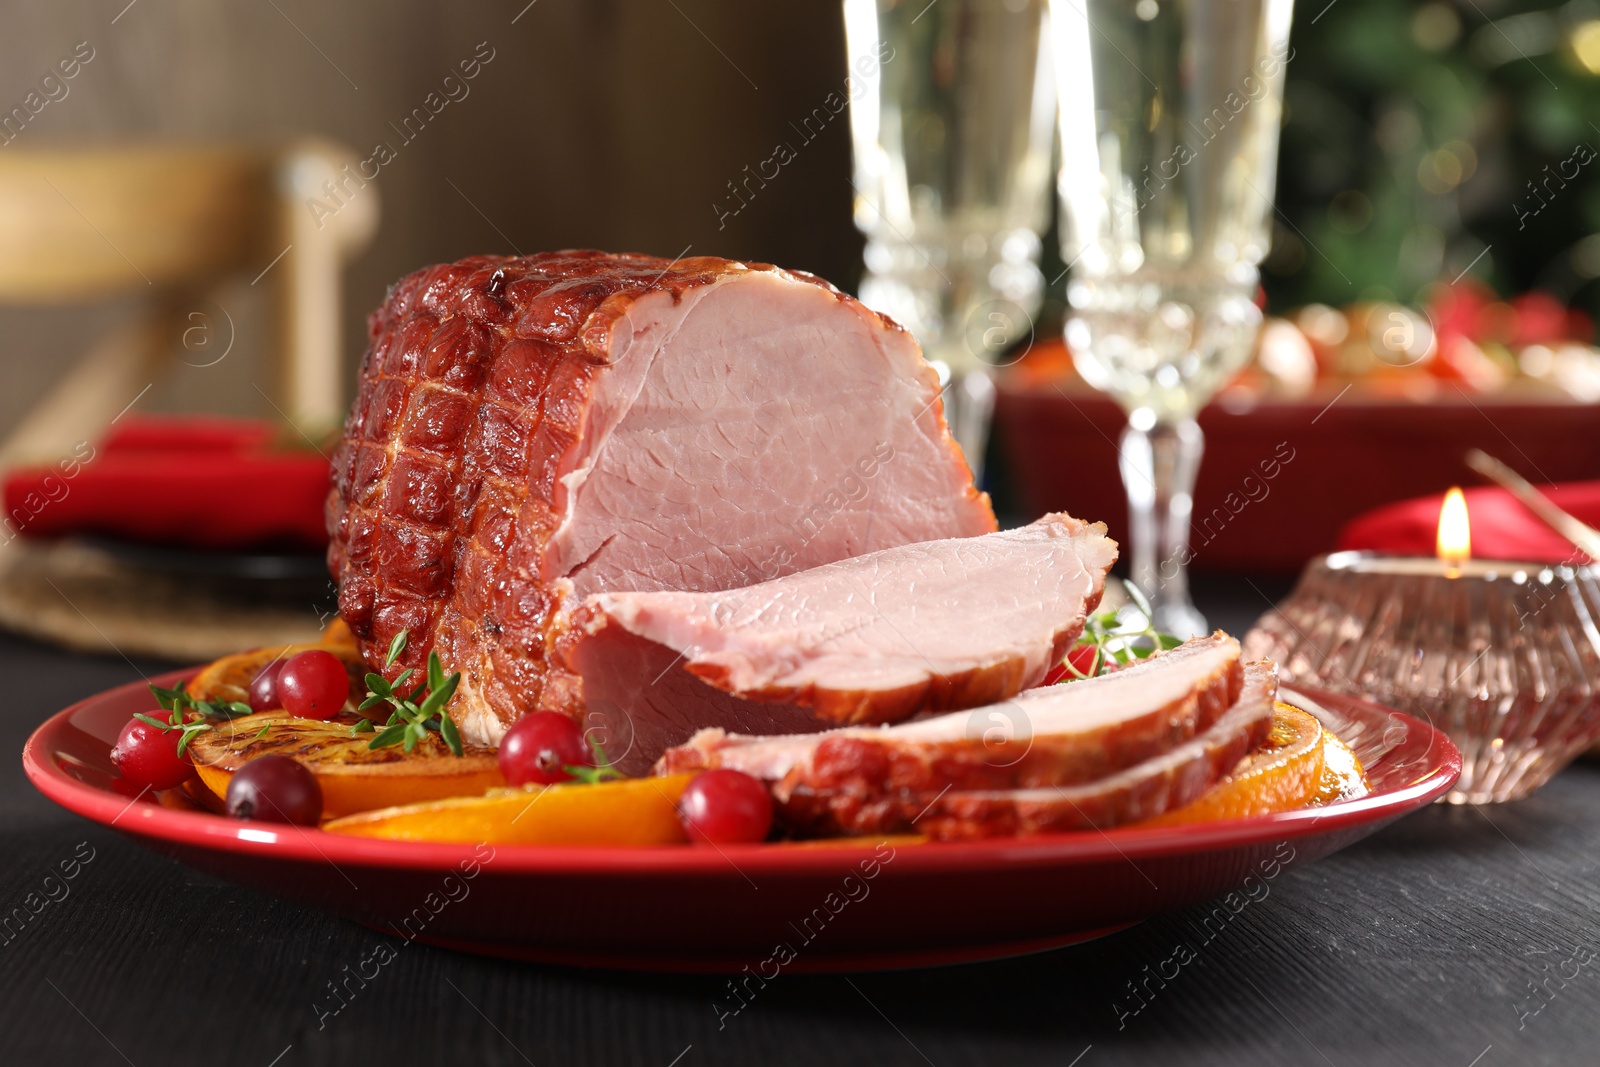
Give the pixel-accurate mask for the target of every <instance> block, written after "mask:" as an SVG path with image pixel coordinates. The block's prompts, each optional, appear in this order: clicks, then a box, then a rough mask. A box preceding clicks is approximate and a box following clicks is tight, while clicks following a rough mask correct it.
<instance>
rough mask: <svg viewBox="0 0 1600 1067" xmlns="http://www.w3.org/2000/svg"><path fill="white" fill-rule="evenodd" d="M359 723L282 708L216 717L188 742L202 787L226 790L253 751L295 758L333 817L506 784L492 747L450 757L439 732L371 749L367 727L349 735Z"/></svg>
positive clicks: (470, 748)
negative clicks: (410, 744) (408, 746)
mask: <svg viewBox="0 0 1600 1067" xmlns="http://www.w3.org/2000/svg"><path fill="white" fill-rule="evenodd" d="M355 722H357V719H356V717H355V716H353V715H349V714H346V715H341V716H340V717H338V718H336V719H331V720H329V721H327V722H322V721H320V720H317V719H296V718H294V717H292V716H291V715H289V713H288V712H286V711H264V712H261V713H259V714H256V715H246V716H243V717H242V718H238V719H230V720H228V721H226V722H221V723H218V724H217V726H216V728H215V729H212V730H207V731H206V732H204V733H201V734H197V735H196V736H195V738H194V740H192V741H190V742H189V754H190V756H191V757H192V758H193V760H194V765H195V770H196V771H197V772H199V775H200V780H201V781H202V782H204V783H205V785H206V788H207V789H209V790H211V792H212V793H214V794H216V795H217V796H218V797H224V796H226V795H227V793H228V782H229V781H230V780H231V779H232V778H233V772H234V771H236V770H238V769H239V768H240V767H243V766H244V765H245V764H246V763H248V762H250V761H251V760H253V759H255V758H256V757H257V756H265V755H268V754H271V755H277V756H289V757H291V758H293V759H296V760H299V761H300V762H301V763H303V764H304V765H305V766H306V769H307V770H309V771H310V772H311V773H312V774H314V775H316V776H317V783H318V784H319V785H321V786H322V814H323V817H324V818H330V819H331V818H337V817H339V816H341V815H349V814H352V813H354V812H358V811H371V810H373V809H374V808H387V807H390V806H392V805H395V804H410V803H413V802H416V801H423V800H437V799H439V798H441V797H467V796H478V795H480V794H482V793H483V791H484V790H485V789H491V788H494V787H495V786H503V785H505V779H504V778H503V777H501V775H500V767H499V765H498V763H497V762H496V759H495V750H494V749H492V748H489V747H488V746H485V745H466V746H464V747H465V754H464V755H461V756H456V755H452V754H451V752H450V750H449V749H448V748H446V747H445V744H444V741H443V740H441V739H440V738H439V736H438V735H437V734H429V735H428V736H427V737H426V738H424V739H423V740H422V741H420V742H419V743H418V744H417V746H416V747H415V748H414V749H412V751H411V752H409V753H407V752H406V751H405V750H404V749H403V748H401V747H400V746H399V745H394V746H391V747H389V748H379V749H371V748H368V747H367V743H368V742H369V741H371V740H372V734H371V733H370V732H362V733H357V734H354V735H352V734H351V732H350V728H351V726H352V724H354V723H355Z"/></svg>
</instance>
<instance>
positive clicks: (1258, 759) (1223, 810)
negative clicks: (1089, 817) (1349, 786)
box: [1141, 703, 1355, 826]
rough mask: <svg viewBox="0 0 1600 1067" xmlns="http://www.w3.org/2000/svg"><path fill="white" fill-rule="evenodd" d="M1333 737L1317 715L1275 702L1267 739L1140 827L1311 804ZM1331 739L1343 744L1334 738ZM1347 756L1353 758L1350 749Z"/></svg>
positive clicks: (1265, 812)
mask: <svg viewBox="0 0 1600 1067" xmlns="http://www.w3.org/2000/svg"><path fill="white" fill-rule="evenodd" d="M1331 736H1332V735H1325V733H1324V731H1323V729H1322V724H1321V723H1320V722H1318V721H1317V719H1316V716H1314V715H1311V714H1309V713H1308V712H1304V711H1301V710H1300V709H1299V708H1296V707H1291V706H1290V705H1288V704H1284V703H1279V704H1277V705H1276V706H1275V707H1274V708H1273V709H1272V732H1271V733H1270V734H1269V735H1268V736H1267V740H1266V742H1265V743H1264V744H1263V745H1262V746H1261V747H1260V748H1258V749H1256V750H1255V751H1254V752H1252V753H1250V754H1249V755H1248V756H1246V757H1245V758H1244V759H1242V760H1240V761H1239V765H1238V766H1237V767H1235V768H1234V769H1233V771H1232V773H1230V774H1229V775H1228V776H1227V777H1226V778H1224V779H1223V780H1222V781H1220V782H1218V783H1217V784H1216V786H1215V787H1213V788H1212V789H1211V790H1210V791H1209V792H1208V793H1206V794H1205V795H1204V796H1202V797H1201V798H1200V799H1199V800H1196V801H1195V802H1194V803H1192V804H1189V805H1187V806H1186V807H1182V808H1179V809H1177V810H1176V811H1169V812H1167V813H1166V814H1165V815H1161V816H1158V817H1156V818H1154V819H1150V820H1149V821H1147V822H1145V823H1142V824H1141V825H1144V826H1173V825H1177V824H1180V823H1194V822H1211V821H1213V820H1216V819H1243V818H1248V817H1249V816H1252V815H1268V814H1271V813H1272V812H1275V811H1291V810H1293V809H1295V808H1303V807H1306V806H1308V805H1311V804H1315V803H1317V802H1318V800H1320V799H1321V792H1322V787H1323V777H1324V773H1325V771H1326V768H1327V758H1326V745H1325V741H1324V738H1325V737H1331ZM1334 741H1335V742H1337V743H1338V744H1339V745H1340V747H1343V742H1339V740H1338V738H1334ZM1345 751H1346V752H1349V749H1348V748H1346V749H1345ZM1350 759H1351V761H1354V759H1355V755H1354V753H1351V755H1350Z"/></svg>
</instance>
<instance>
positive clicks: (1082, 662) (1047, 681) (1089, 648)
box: [1041, 645, 1110, 685]
mask: <svg viewBox="0 0 1600 1067" xmlns="http://www.w3.org/2000/svg"><path fill="white" fill-rule="evenodd" d="M1068 663H1070V664H1072V666H1073V667H1076V668H1077V673H1076V674H1074V673H1073V672H1072V671H1071V670H1069V669H1068V667H1067V664H1068ZM1109 666H1110V664H1107V663H1102V664H1100V668H1101V670H1102V671H1103V670H1105V669H1106V668H1107V667H1109ZM1093 669H1094V646H1093V645H1075V646H1073V648H1072V650H1071V651H1070V652H1068V653H1067V655H1066V659H1064V660H1063V661H1062V662H1060V663H1058V664H1056V665H1055V666H1054V667H1051V668H1050V670H1049V671H1048V672H1047V673H1046V674H1045V676H1044V681H1043V682H1042V683H1041V684H1043V685H1055V684H1056V683H1057V682H1071V681H1076V680H1077V679H1079V678H1081V677H1083V676H1084V675H1086V674H1088V673H1089V672H1090V671H1091V670H1093Z"/></svg>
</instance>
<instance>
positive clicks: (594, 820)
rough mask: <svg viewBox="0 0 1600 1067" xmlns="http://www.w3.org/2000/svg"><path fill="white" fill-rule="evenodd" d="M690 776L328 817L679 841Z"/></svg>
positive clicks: (403, 825) (530, 839)
mask: <svg viewBox="0 0 1600 1067" xmlns="http://www.w3.org/2000/svg"><path fill="white" fill-rule="evenodd" d="M693 778H694V775H692V774H674V775H666V776H663V777H660V778H622V779H618V780H615V781H609V782H598V783H596V784H593V785H589V784H585V783H581V782H564V783H562V784H560V785H548V786H524V787H522V788H520V789H494V790H491V791H490V792H488V793H487V794H485V795H484V796H479V797H455V798H453V799H450V800H436V801H433V802H431V803H427V804H407V805H404V806H402V807H394V808H385V809H384V810H382V811H369V812H365V813H363V814H361V815H351V816H349V817H347V818H343V819H334V820H333V821H331V822H328V823H324V824H323V827H322V828H323V829H324V830H326V831H328V832H329V833H333V834H348V835H350V836H352V837H377V838H384V839H387V840H391V841H435V842H455V843H460V844H480V843H481V844H490V845H674V844H682V843H684V842H685V841H687V840H688V837H687V836H686V835H685V833H684V830H683V824H682V823H681V822H680V821H679V820H678V798H679V797H680V796H682V795H683V791H684V789H685V787H687V786H688V784H689V782H690V781H692V780H693Z"/></svg>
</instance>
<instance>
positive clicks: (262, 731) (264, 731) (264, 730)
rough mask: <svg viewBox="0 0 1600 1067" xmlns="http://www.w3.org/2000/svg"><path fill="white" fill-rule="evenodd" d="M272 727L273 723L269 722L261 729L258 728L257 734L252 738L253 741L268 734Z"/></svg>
mask: <svg viewBox="0 0 1600 1067" xmlns="http://www.w3.org/2000/svg"><path fill="white" fill-rule="evenodd" d="M270 729H272V724H271V723H270V722H269V723H267V724H266V725H265V726H263V727H262V728H261V729H259V730H257V731H256V735H255V736H254V737H252V738H251V739H250V740H252V741H259V740H261V739H262V738H263V737H266V736H267V731H268V730H270Z"/></svg>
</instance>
